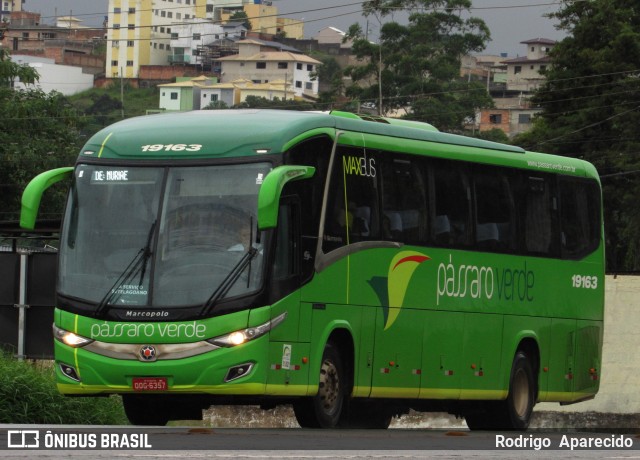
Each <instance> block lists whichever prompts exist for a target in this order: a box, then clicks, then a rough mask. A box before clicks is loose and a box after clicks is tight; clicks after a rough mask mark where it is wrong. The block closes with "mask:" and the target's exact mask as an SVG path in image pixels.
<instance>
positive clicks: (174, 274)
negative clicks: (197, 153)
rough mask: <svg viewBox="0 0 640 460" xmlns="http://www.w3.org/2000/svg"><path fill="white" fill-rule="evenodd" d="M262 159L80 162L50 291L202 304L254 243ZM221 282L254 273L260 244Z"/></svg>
mask: <svg viewBox="0 0 640 460" xmlns="http://www.w3.org/2000/svg"><path fill="white" fill-rule="evenodd" d="M270 168H271V164H269V163H252V164H243V165H218V166H200V167H129V166H127V167H112V166H96V165H80V166H78V167H77V168H76V172H75V183H74V186H73V188H72V190H71V193H70V194H69V203H68V205H67V210H66V215H65V223H64V230H63V235H62V242H61V248H60V273H61V276H60V277H59V284H58V292H59V293H60V294H61V295H65V296H69V297H73V298H77V299H82V300H84V301H88V302H95V303H96V304H97V305H100V308H102V307H105V306H107V305H111V306H114V305H120V306H126V307H128V308H131V307H134V308H135V307H146V308H148V307H179V306H194V305H203V304H205V303H206V302H207V300H208V299H209V298H210V297H211V295H212V293H213V292H214V291H215V290H216V288H217V287H218V286H219V285H220V283H222V282H224V281H225V279H228V274H229V272H230V271H232V270H233V269H234V267H236V266H238V264H239V262H240V260H241V259H242V258H243V256H245V255H246V254H247V252H248V251H249V249H250V248H251V246H252V245H253V246H254V247H256V246H255V243H254V241H255V240H256V228H257V217H256V215H257V203H258V190H259V188H260V185H261V184H262V180H263V178H264V177H265V176H266V175H267V173H268V172H269V170H270ZM253 253H254V255H253V257H252V258H251V261H250V263H249V264H248V265H247V266H246V268H245V269H244V270H243V272H242V274H241V275H240V276H239V277H238V279H237V280H236V281H235V282H234V283H233V285H232V286H231V287H230V288H229V290H228V291H225V292H226V295H225V296H226V297H234V296H238V295H244V294H248V293H250V292H253V291H255V290H257V289H258V287H259V286H260V283H261V280H262V250H261V248H259V247H256V251H253Z"/></svg>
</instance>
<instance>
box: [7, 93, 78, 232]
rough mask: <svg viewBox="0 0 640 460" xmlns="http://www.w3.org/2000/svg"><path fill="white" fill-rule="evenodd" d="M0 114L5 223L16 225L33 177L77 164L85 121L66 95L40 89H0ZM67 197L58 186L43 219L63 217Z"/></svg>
mask: <svg viewBox="0 0 640 460" xmlns="http://www.w3.org/2000/svg"><path fill="white" fill-rule="evenodd" d="M0 113H2V116H0V213H1V214H0V220H15V219H17V218H18V217H19V211H20V198H21V196H22V191H23V190H24V187H25V186H26V184H27V183H28V182H29V181H30V180H31V179H32V178H33V177H35V176H36V175H37V174H39V173H41V172H43V171H45V170H48V169H52V168H57V167H61V166H71V165H73V163H74V162H75V158H76V157H77V155H78V151H79V148H80V137H79V135H78V128H79V124H80V119H79V117H78V116H77V114H76V111H75V110H74V109H73V108H72V107H71V106H70V105H69V103H68V101H67V99H66V98H65V97H64V96H63V95H62V94H60V93H56V92H53V93H50V94H45V93H44V92H42V91H41V90H39V89H29V90H12V89H8V88H0ZM65 196H66V191H65V190H64V187H54V188H53V189H52V190H51V192H50V193H47V194H45V197H44V199H43V202H42V206H41V213H40V215H41V216H43V217H59V214H60V213H61V212H62V209H63V205H64V198H65Z"/></svg>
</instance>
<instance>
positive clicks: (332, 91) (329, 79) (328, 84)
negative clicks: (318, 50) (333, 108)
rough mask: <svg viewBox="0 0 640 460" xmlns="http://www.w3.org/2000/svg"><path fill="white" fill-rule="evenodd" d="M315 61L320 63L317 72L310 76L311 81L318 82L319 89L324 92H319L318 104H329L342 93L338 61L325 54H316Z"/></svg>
mask: <svg viewBox="0 0 640 460" xmlns="http://www.w3.org/2000/svg"><path fill="white" fill-rule="evenodd" d="M314 58H315V59H318V60H319V61H320V62H322V65H319V66H318V68H317V70H316V71H315V72H313V73H312V74H310V76H311V78H312V79H318V80H319V81H320V87H321V88H324V91H322V90H321V91H320V95H319V98H318V102H320V103H323V104H330V103H332V102H335V101H336V99H337V98H338V97H339V96H341V95H342V93H343V91H344V82H343V71H342V68H341V67H340V64H338V61H337V60H336V58H334V57H333V56H329V55H326V54H316V55H314Z"/></svg>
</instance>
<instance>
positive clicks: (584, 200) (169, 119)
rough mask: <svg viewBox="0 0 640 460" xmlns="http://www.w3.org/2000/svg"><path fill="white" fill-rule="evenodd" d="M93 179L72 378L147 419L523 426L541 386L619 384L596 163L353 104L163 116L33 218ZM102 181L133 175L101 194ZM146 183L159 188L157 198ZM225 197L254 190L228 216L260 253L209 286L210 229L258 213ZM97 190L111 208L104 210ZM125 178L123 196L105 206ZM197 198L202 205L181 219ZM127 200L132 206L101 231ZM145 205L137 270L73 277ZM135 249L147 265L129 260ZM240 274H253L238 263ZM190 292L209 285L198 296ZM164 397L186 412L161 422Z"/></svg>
mask: <svg viewBox="0 0 640 460" xmlns="http://www.w3.org/2000/svg"><path fill="white" fill-rule="evenodd" d="M216 168H218V169H216ZM247 169H249V170H250V171H251V172H250V174H249V175H248V176H247V177H248V178H247V177H245V176H244V175H243V174H245V173H244V172H243V171H245V170H247ZM209 171H211V174H212V175H211V176H207V174H209ZM72 174H73V175H74V185H73V186H72V189H71V192H70V202H69V205H68V206H67V212H66V217H65V220H64V222H63V236H62V238H61V242H60V258H61V264H60V269H59V279H60V281H59V285H58V291H59V301H58V305H57V308H56V312H55V325H54V330H55V331H56V337H57V340H56V341H55V360H56V374H57V381H58V388H59V390H60V392H62V393H64V394H67V395H105V394H114V393H120V394H124V395H125V397H126V398H129V399H125V406H126V407H127V405H128V410H127V413H128V414H129V415H130V418H131V419H132V421H134V423H163V422H164V421H166V420H169V419H175V418H181V417H184V416H185V410H182V409H184V408H185V407H197V409H200V408H202V407H207V405H209V404H215V403H228V402H232V403H236V402H237V403H250V404H262V405H264V406H270V405H272V404H279V403H293V404H294V408H295V409H296V416H297V417H298V420H299V421H300V422H301V424H302V425H303V426H336V425H348V423H347V421H348V420H349V414H352V418H351V420H352V421H353V423H352V424H351V426H372V427H376V426H377V427H385V426H386V425H388V420H389V417H390V416H391V415H395V414H401V413H403V412H405V411H406V410H408V409H409V408H413V409H416V410H444V411H449V412H452V413H456V414H459V415H462V416H465V417H467V421H468V423H469V426H470V427H471V428H496V427H498V428H505V427H506V428H516V429H522V428H526V426H527V424H528V419H529V416H530V411H531V408H532V407H533V404H535V402H541V401H556V402H560V403H573V402H578V401H582V400H585V399H589V398H592V397H593V396H594V395H595V394H596V393H597V391H598V386H599V379H600V369H601V350H602V335H603V307H604V243H603V233H602V217H601V215H602V213H601V198H600V185H599V179H598V175H597V172H596V171H595V168H594V167H593V166H592V165H591V164H589V163H587V162H584V161H581V160H578V159H573V158H565V157H556V156H550V155H545V154H541V153H534V152H525V151H524V150H522V149H520V148H518V147H513V146H507V145H501V144H496V143H491V142H486V141H481V140H477V139H471V138H466V137H461V136H455V135H449V134H444V133H440V132H438V131H437V130H435V129H434V128H433V127H431V126H429V125H426V124H420V123H414V122H405V121H399V120H388V119H364V118H361V117H359V116H357V115H353V114H346V113H340V112H337V113H332V114H327V113H302V112H289V111H268V110H267V111H234V110H232V111H200V112H189V113H181V114H167V115H153V116H146V117H140V118H135V119H130V120H126V121H122V122H119V123H116V124H114V125H112V126H110V127H107V128H105V129H104V130H102V131H100V132H99V133H97V134H96V135H94V136H93V137H92V138H91V139H90V140H89V141H88V142H87V144H86V145H85V146H84V148H83V149H82V151H81V152H80V156H79V158H78V162H77V164H76V167H75V171H74V172H71V171H70V170H69V169H65V170H59V171H56V172H51V173H49V176H46V177H43V178H40V179H39V180H38V181H37V183H35V184H33V185H30V188H28V189H27V190H26V191H25V195H24V203H25V207H24V208H23V216H22V222H23V225H24V226H29V225H30V222H34V221H35V213H36V212H37V204H38V203H39V198H38V197H39V194H41V193H42V191H43V190H44V188H46V187H48V186H49V185H51V184H52V183H54V182H56V181H57V180H59V179H60V178H61V177H65V176H69V175H72ZM45 175H46V173H45ZM89 175H91V179H89V178H88V176H89ZM174 176H175V177H174ZM208 177H212V178H215V179H207V178H208ZM254 177H255V184H254V183H253V179H254ZM106 178H110V179H106ZM174 179H175V180H174ZM100 180H106V181H108V180H111V181H112V182H113V184H111V185H108V186H105V187H104V188H103V189H100V188H98V187H101V186H102V185H103V184H99V181H100ZM172 180H173V182H172ZM190 181H191V182H190ZM214 181H219V184H220V185H219V186H218V185H215V184H213V185H212V184H211V183H212V182H214ZM34 182H36V181H34ZM125 182H127V183H125ZM134 182H135V183H134ZM136 184H141V185H136ZM163 184H165V185H163ZM189 184H191V185H189ZM126 187H130V190H131V191H127V190H128V189H126ZM134 187H139V188H134ZM145 187H146V188H145ZM152 187H155V188H154V189H153V190H155V191H154V192H151V191H148V190H151V188H152ZM207 187H212V188H211V190H213V191H210V192H209V191H207V190H209V189H208V188H207ZM216 187H218V188H216ZM456 187H458V190H461V191H462V192H461V193H455V190H456ZM143 188H144V190H145V192H144V193H148V197H150V198H144V197H146V196H147V195H144V196H143V199H136V196H134V195H136V193H133V192H132V191H133V190H143ZM225 189H229V190H233V192H229V194H228V195H225V197H226V198H225V199H226V205H228V206H231V207H232V206H234V203H235V202H242V203H250V205H245V204H243V205H242V206H244V208H243V209H244V210H245V211H246V209H249V211H250V212H247V214H244V213H238V217H237V218H236V217H233V219H232V220H233V222H231V220H230V221H229V222H227V223H228V224H229V225H231V223H235V222H236V221H238V222H241V225H242V226H243V227H242V228H248V229H249V234H248V235H243V236H242V239H243V240H249V241H251V243H250V244H249V245H246V246H242V248H245V247H249V246H252V247H253V250H251V249H246V252H245V253H244V254H245V257H246V260H245V261H244V262H243V261H242V260H240V254H238V255H237V256H236V255H234V258H232V259H231V258H230V259H229V260H230V262H228V263H225V264H223V265H224V268H219V269H218V268H215V270H219V271H220V272H221V273H220V275H216V276H218V278H215V279H219V278H222V279H223V280H222V282H220V281H210V284H208V282H207V283H206V284H207V285H206V286H204V287H203V286H202V282H199V281H198V282H197V284H196V280H198V279H200V278H198V277H200V276H202V278H201V279H203V280H207V279H208V278H207V276H206V275H207V270H209V267H211V266H212V265H211V264H212V263H213V262H212V261H211V260H210V259H211V258H208V259H206V260H205V258H204V254H209V253H208V252H207V251H209V248H208V246H207V245H208V244H209V243H210V242H211V241H215V240H216V238H217V237H216V233H215V231H214V230H212V231H211V232H210V233H207V232H206V229H205V230H204V233H203V230H201V227H202V226H203V225H204V224H203V222H204V220H206V219H208V220H207V222H211V224H210V225H217V224H218V223H219V222H220V220H224V219H227V217H224V216H228V215H229V213H231V214H233V212H235V211H233V210H229V209H226V208H225V210H224V211H218V210H217V209H218V208H215V209H214V208H212V207H209V208H207V206H208V205H207V199H209V198H207V196H209V195H206V196H205V194H210V196H211V197H213V198H210V199H211V200H213V199H214V198H216V196H215V195H216V194H223V193H224V191H225ZM83 190H87V191H88V192H87V194H89V195H91V197H94V196H95V198H91V200H95V201H90V202H89V203H87V202H83V200H84V198H83V195H82V193H83ZM94 191H95V193H94ZM103 191H104V192H103ZM147 191H148V192H147ZM120 192H122V193H121V194H122V196H123V198H119V199H120V201H109V204H102V203H103V202H102V201H100V200H102V199H105V200H106V199H112V200H115V198H114V196H116V195H117V193H120ZM245 192H246V193H245ZM141 193H142V192H141ZM106 195H109V196H108V197H107V196H106ZM221 196H222V195H221ZM187 199H188V200H191V201H190V202H189V203H190V204H189V206H188V207H189V209H190V210H192V211H193V212H195V213H196V214H195V215H196V216H197V217H193V216H191V219H192V220H191V221H186V220H183V219H182V217H180V222H179V223H176V222H178V220H179V219H178V216H179V215H180V212H181V209H182V208H180V204H179V203H180V200H187ZM172 200H173V201H172ZM104 203H106V201H105V202H104ZM118 203H119V204H118ZM172 203H173V204H172ZM256 203H257V204H256ZM101 206H105V207H104V208H101ZM114 206H115V207H116V209H115V211H114V210H113V207H114ZM216 206H217V205H216ZM107 207H110V208H109V209H112V211H109V212H115V213H116V214H115V215H116V216H117V215H118V213H121V214H120V216H121V217H120V218H119V219H118V218H112V220H111V221H109V223H107V224H104V223H100V222H99V221H100V217H101V216H100V215H101V214H103V213H104V212H106V210H107ZM143 207H147V208H148V207H151V208H153V209H152V211H151V212H152V213H154V212H156V215H155V218H154V217H150V218H147V219H146V220H145V221H144V223H143V224H140V225H141V226H140V227H137V228H142V229H144V231H142V232H138V234H139V238H138V240H139V241H141V242H146V244H142V245H140V244H138V246H136V248H135V250H134V251H133V252H127V253H126V255H125V256H123V257H122V258H120V259H118V261H117V262H113V263H112V265H113V266H115V267H116V269H115V273H116V274H117V273H120V274H121V278H120V279H117V280H115V284H114V279H115V275H114V276H113V277H112V278H110V279H109V281H108V282H107V284H106V285H104V284H101V283H104V282H106V281H103V280H99V279H98V278H97V277H90V276H89V275H88V274H87V275H86V276H87V277H86V280H87V281H86V284H85V282H84V281H83V280H84V279H85V278H82V277H81V276H80V275H75V274H74V273H76V272H75V271H74V270H77V271H78V273H79V272H80V271H81V270H82V267H84V266H88V265H83V264H87V263H89V262H88V261H87V260H85V258H86V257H87V254H91V257H93V258H94V259H95V263H96V264H98V263H102V262H104V261H108V260H111V258H112V254H104V253H103V251H104V247H109V248H111V247H115V246H111V245H114V244H117V243H110V242H109V241H111V239H112V238H113V240H114V241H116V242H117V241H120V240H118V238H123V239H122V240H121V241H125V240H126V238H130V236H129V235H128V234H127V233H126V232H125V231H124V229H123V228H124V227H126V226H127V225H129V222H131V221H132V220H133V218H132V217H130V216H133V215H136V216H141V215H142V214H143V211H142V210H143ZM184 208H185V209H186V208H187V205H185V206H184ZM154 209H157V210H159V211H155V210H154ZM221 209H222V208H221ZM334 209H336V210H337V211H336V212H334ZM75 210H77V212H76V211H75ZM170 210H171V212H172V213H174V214H172V217H166V216H165V215H164V213H167V214H168V213H169V212H170ZM232 211H233V212H232ZM445 211H446V212H445ZM146 212H148V211H146ZM243 212H244V211H243ZM224 213H226V214H224ZM248 215H250V217H246V216H248ZM221 216H223V217H221ZM456 216H457V217H456ZM83 219H86V220H90V221H91V223H86V224H85V223H83ZM94 219H95V222H93V220H94ZM154 219H155V220H154ZM234 219H235V220H234ZM456 219H457V220H456ZM185 222H193V223H185ZM225 222H226V221H225ZM156 223H157V224H156ZM245 224H246V225H245ZM338 224H340V225H338ZM31 225H32V224H31ZM83 225H84V226H83ZM172 225H175V227H173V228H175V229H179V230H180V232H182V233H181V234H180V235H183V234H185V235H186V234H187V233H188V231H189V230H191V231H192V234H191V235H190V236H189V238H191V240H189V241H191V242H187V243H184V242H179V243H178V240H179V236H180V235H178V236H175V237H174V235H172V233H171V232H172V230H171V229H172V227H171V226H172ZM239 225H240V224H239ZM121 226H122V227H123V228H120V227H121ZM357 226H359V228H358V229H356V227H357ZM215 228H217V227H215ZM334 228H335V229H337V230H334ZM196 229H197V232H196ZM94 230H95V231H96V232H100V233H99V236H97V237H95V239H92V238H94V237H93V236H91V235H89V233H91V232H93V231H94ZM176 231H177V230H176ZM216 231H217V230H216ZM225 231H226V230H225ZM74 232H75V233H74ZM231 234H232V233H230V235H231ZM485 234H486V235H487V237H486V239H485V236H484V235H485ZM110 235H111V236H110ZM118 235H125V236H118ZM176 235H177V233H176ZM225 238H226V237H225ZM138 240H136V241H138ZM574 240H576V241H575V242H574ZM189 245H191V246H192V247H191V248H189ZM199 245H202V248H204V249H198V248H199V247H200V246H199ZM103 246H104V247H103ZM141 246H144V247H143V248H142V249H140V247H141ZM145 248H146V249H145ZM194 248H195V249H196V250H197V251H201V255H203V261H202V265H201V268H199V269H197V270H199V271H198V272H194V271H193V270H194V269H193V267H191V266H190V265H189V264H200V263H201V262H200V261H199V259H198V256H197V255H194V256H189V258H187V259H185V260H187V261H186V262H185V261H182V262H179V260H181V259H179V258H178V256H177V255H180V254H181V255H185V254H192V252H188V251H190V250H192V249H194ZM138 249H140V255H136V252H135V251H137V250H138ZM109 251H111V252H113V253H114V254H115V251H112V250H111V249H110V250H109ZM171 251H174V252H171ZM176 251H177V252H176ZM197 251H195V252H193V254H196V253H197ZM171 254H177V255H176V258H175V259H171V257H173V256H171ZM212 254H213V252H212ZM133 256H135V257H136V258H135V259H131V258H132V257H133ZM114 257H115V256H114ZM207 257H208V256H207ZM221 257H224V258H227V257H231V256H229V255H228V254H223V255H221ZM163 258H165V259H166V260H164V259H163ZM171 260H175V261H176V262H175V263H176V264H185V265H184V267H183V266H182V265H180V266H179V267H177V266H173V267H172V266H171ZM225 260H226V259H225ZM236 260H237V261H238V262H237V265H234V264H236ZM129 261H131V263H132V264H134V261H135V265H136V266H137V267H138V268H136V270H133V268H132V269H130V270H129V271H126V270H125V268H126V267H127V262H129ZM162 264H166V265H162ZM74 267H75V268H74ZM120 267H121V268H122V269H120ZM140 267H142V268H140ZM161 267H164V268H161ZM234 268H236V269H238V271H239V272H240V273H238V274H237V276H231V277H229V276H226V277H225V276H223V275H225V274H226V272H227V271H229V272H231V271H233V269H234ZM172 269H174V270H175V273H173V274H171V270H172ZM182 269H184V273H183V272H181V271H180V270H182ZM105 270H106V271H105V272H104V276H103V278H104V277H106V276H107V273H108V270H109V269H105ZM111 270H113V267H111ZM97 273H98V274H99V273H100V271H98V272H97ZM187 273H188V274H193V273H197V276H196V275H189V276H187V275H186V274H187ZM129 275H131V276H129ZM165 275H166V276H165ZM127 277H128V278H127ZM125 278H127V279H128V280H129V281H126V282H125V281H123V280H124V279H125ZM163 280H165V281H163ZM172 280H176V281H175V282H176V283H182V284H180V285H179V286H178V285H176V286H174V285H172ZM225 282H226V283H227V284H228V285H230V286H228V287H226V288H225V289H223V288H219V286H218V283H220V284H221V285H222V284H224V283H225ZM118 283H120V284H118ZM190 283H191V284H190ZM92 286H93V287H92ZM105 286H106V287H107V288H109V289H105ZM201 290H202V291H203V292H200V291H201ZM218 290H220V292H217V293H216V292H215V291H218ZM147 291H148V292H147ZM85 292H86V293H87V294H86V296H85V295H84V294H83V293H85ZM181 292H184V293H185V294H184V295H188V296H189V299H192V300H188V301H185V303H184V305H178V304H179V302H180V299H181V296H182V294H180V293H181ZM209 293H211V294H212V295H211V297H208V294H209ZM141 299H142V300H141ZM202 299H204V300H205V302H203V301H202ZM163 302H167V304H166V305H165V304H163ZM154 312H156V313H154ZM237 331H241V335H242V339H241V340H240V341H239V342H242V343H239V342H234V340H235V338H233V337H232V336H231V335H230V334H231V333H233V332H237ZM68 333H71V336H72V341H71V342H70V343H71V345H70V344H68V343H67V342H66V341H67V337H66V336H65V334H68ZM76 339H77V341H76V342H73V340H76ZM235 343H239V344H237V345H235ZM145 353H146V354H147V356H144V355H145ZM151 354H152V355H153V356H150V355H151ZM327 373H328V374H329V375H330V376H329V377H327V375H326V374H327ZM529 376H531V377H529ZM334 377H335V379H334ZM332 379H333V380H332ZM336 379H339V380H340V383H339V385H340V388H339V389H338V383H336V381H335V380H336ZM332 385H333V386H332ZM327 386H328V387H330V388H333V390H335V391H334V392H332V391H333V390H327ZM336 397H337V398H338V399H339V400H340V401H339V403H338V404H337V405H335V406H331V404H329V403H328V402H327V400H331V398H336ZM528 399H529V400H530V401H528ZM194 401H195V402H194ZM323 403H325V406H327V407H325V409H326V411H325V412H326V413H324V412H323V409H322V405H323ZM329 406H331V407H329ZM336 410H337V411H338V412H340V413H339V414H337V415H336V414H335V413H333V412H335V411H336ZM154 411H155V413H159V412H164V415H162V416H160V415H158V416H156V417H155V418H154V417H147V418H145V417H143V416H141V415H140V413H141V412H154ZM318 413H320V415H318ZM514 413H515V414H516V415H515V416H514V415H513V414H514ZM136 414H137V415H136ZM505 414H507V415H505ZM508 414H511V416H509V415H508ZM505 417H506V420H507V421H506V422H505ZM509 417H511V418H509ZM514 417H515V419H514ZM509 420H511V421H509ZM514 420H515V421H514Z"/></svg>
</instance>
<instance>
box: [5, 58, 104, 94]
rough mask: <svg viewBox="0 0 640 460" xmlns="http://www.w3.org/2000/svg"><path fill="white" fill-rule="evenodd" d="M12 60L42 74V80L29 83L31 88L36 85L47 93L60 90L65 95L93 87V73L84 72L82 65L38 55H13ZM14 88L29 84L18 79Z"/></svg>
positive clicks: (22, 87) (21, 87)
mask: <svg viewBox="0 0 640 460" xmlns="http://www.w3.org/2000/svg"><path fill="white" fill-rule="evenodd" d="M11 60H12V61H13V62H16V63H18V64H27V65H28V66H29V67H33V68H34V69H35V70H36V72H38V74H39V75H40V80H39V81H37V82H36V83H35V84H34V85H29V86H28V87H29V88H32V87H34V86H35V87H36V88H40V89H41V90H42V91H44V92H45V93H49V92H51V91H58V92H60V93H62V94H64V95H65V96H70V95H72V94H76V93H79V92H81V91H86V90H88V89H91V88H93V75H91V74H87V73H83V72H82V68H80V67H73V66H68V65H58V64H56V63H55V61H54V60H53V59H47V58H41V57H37V56H24V55H12V56H11ZM14 88H17V89H25V88H27V86H26V85H25V84H24V83H21V82H19V81H17V82H15V84H14Z"/></svg>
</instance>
